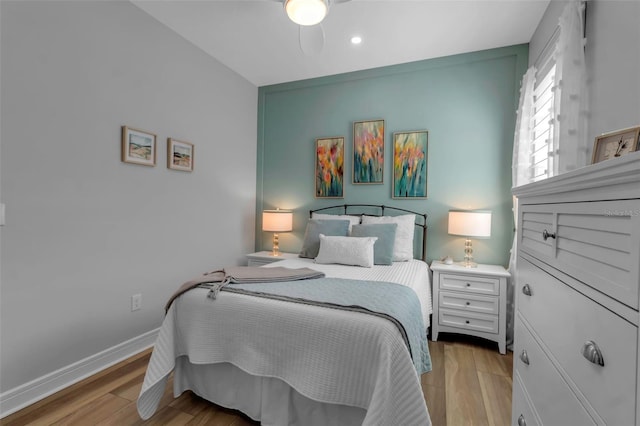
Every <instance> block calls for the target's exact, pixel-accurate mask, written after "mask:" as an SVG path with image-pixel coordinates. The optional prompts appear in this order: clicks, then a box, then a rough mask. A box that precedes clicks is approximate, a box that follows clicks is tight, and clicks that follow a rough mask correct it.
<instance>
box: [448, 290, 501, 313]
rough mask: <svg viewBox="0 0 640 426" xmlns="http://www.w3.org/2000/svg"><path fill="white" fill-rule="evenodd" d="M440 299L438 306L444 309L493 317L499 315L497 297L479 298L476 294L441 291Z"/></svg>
mask: <svg viewBox="0 0 640 426" xmlns="http://www.w3.org/2000/svg"><path fill="white" fill-rule="evenodd" d="M438 297H439V305H438V306H440V307H442V308H448V309H457V310H462V311H471V312H481V313H484V314H493V315H498V312H499V306H498V305H499V303H498V302H499V299H498V298H497V297H490V296H479V295H475V294H465V293H455V292H448V291H441V292H440V293H439V295H438Z"/></svg>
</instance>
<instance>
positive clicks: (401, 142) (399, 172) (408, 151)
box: [392, 130, 429, 198]
mask: <svg viewBox="0 0 640 426" xmlns="http://www.w3.org/2000/svg"><path fill="white" fill-rule="evenodd" d="M428 136H429V132H427V131H426V130H420V131H415V132H398V133H394V134H393V190H392V191H393V192H392V198H427V147H428Z"/></svg>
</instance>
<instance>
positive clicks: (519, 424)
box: [518, 414, 527, 426]
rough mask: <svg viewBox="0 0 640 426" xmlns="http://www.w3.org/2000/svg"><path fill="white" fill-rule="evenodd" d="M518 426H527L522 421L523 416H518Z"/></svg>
mask: <svg viewBox="0 0 640 426" xmlns="http://www.w3.org/2000/svg"><path fill="white" fill-rule="evenodd" d="M518 426H527V421H526V420H525V419H524V415H523V414H520V417H518Z"/></svg>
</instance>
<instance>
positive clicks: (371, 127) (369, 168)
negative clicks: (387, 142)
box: [353, 120, 384, 184]
mask: <svg viewBox="0 0 640 426" xmlns="http://www.w3.org/2000/svg"><path fill="white" fill-rule="evenodd" d="M383 172H384V120H370V121H356V122H355V123H353V183H354V184H360V183H383V180H384V179H383V177H384V176H383Z"/></svg>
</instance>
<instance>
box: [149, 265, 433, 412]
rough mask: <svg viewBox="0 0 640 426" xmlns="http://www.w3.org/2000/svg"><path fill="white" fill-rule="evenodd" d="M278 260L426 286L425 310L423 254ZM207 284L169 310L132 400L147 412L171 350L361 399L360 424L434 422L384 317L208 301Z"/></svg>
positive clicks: (235, 297)
mask: <svg viewBox="0 0 640 426" xmlns="http://www.w3.org/2000/svg"><path fill="white" fill-rule="evenodd" d="M311 262H312V261H311ZM272 265H274V264H272ZM278 265H280V266H287V267H298V266H297V265H300V266H312V267H313V268H315V269H318V270H322V271H323V272H325V274H327V275H328V276H339V277H344V278H361V279H370V280H378V281H391V282H399V283H401V284H405V285H410V286H411V287H412V288H414V289H417V292H418V291H419V292H420V293H424V294H420V293H419V296H420V301H421V303H423V302H424V303H423V311H424V312H425V313H427V315H425V319H426V320H428V318H429V317H428V312H430V307H431V303H430V292H429V283H428V268H427V267H426V264H424V263H423V262H419V261H414V262H402V263H395V264H394V265H395V266H393V267H374V268H371V269H368V268H356V267H343V266H338V265H316V264H315V263H312V264H311V265H310V264H309V261H306V260H302V259H300V260H287V261H283V262H278ZM394 269H396V271H395V272H394V271H393V270H394ZM410 271H412V272H410ZM363 273H364V275H368V276H363ZM416 273H417V276H416ZM356 275H357V276H356ZM410 277H413V278H410ZM416 281H420V283H416ZM207 292H208V290H206V289H198V288H197V289H194V290H192V291H189V292H187V293H185V294H183V295H182V296H181V297H179V298H178V299H177V300H176V301H175V302H174V303H173V305H172V306H171V308H170V309H169V312H168V313H167V316H166V318H165V320H164V322H163V324H162V327H161V329H160V334H159V336H158V340H157V342H156V345H155V347H154V351H153V354H152V357H151V361H150V363H149V367H148V369H147V373H146V376H145V379H144V383H143V386H142V390H141V392H140V397H139V399H138V412H139V414H140V416H141V417H142V418H143V419H147V418H149V417H150V416H151V415H153V413H154V412H155V410H156V408H157V405H158V403H159V400H160V398H161V396H162V394H163V392H164V387H165V385H166V381H167V378H168V376H169V374H170V372H171V371H172V370H173V368H174V366H175V359H176V358H177V357H179V356H182V355H186V356H188V358H189V361H190V362H191V363H193V364H216V363H225V362H228V363H231V364H233V365H235V366H237V367H239V368H240V369H242V370H244V371H245V372H247V373H249V374H252V375H254V376H262V377H276V378H279V379H281V380H283V381H284V382H286V383H288V384H289V385H290V386H292V387H293V388H295V389H296V390H297V391H298V392H299V393H301V394H302V395H304V396H306V397H307V398H310V399H313V400H316V401H320V402H325V403H330V404H343V405H348V406H353V407H360V408H363V409H365V410H367V414H366V416H365V419H364V424H366V425H396V424H397V425H429V424H430V423H431V422H430V419H429V414H428V411H427V407H426V404H425V402H424V397H423V395H422V390H421V386H420V379H419V377H418V375H417V373H416V370H415V368H414V365H413V363H412V361H411V358H410V356H409V352H408V351H407V347H406V345H405V343H404V341H403V339H402V337H401V335H400V333H399V332H398V330H397V328H396V327H395V325H393V324H392V323H391V322H390V321H387V320H385V319H382V318H378V317H375V316H371V315H366V314H362V313H356V312H348V311H341V310H335V309H327V308H323V307H317V306H308V305H303V304H295V303H288V302H283V301H278V300H271V299H263V298H256V297H252V296H246V295H240V294H233V293H229V292H222V293H221V294H220V295H218V298H217V299H216V300H211V299H208V298H207V297H206V296H207ZM425 296H426V297H425ZM214 306H215V308H214ZM425 324H427V323H425ZM176 396H177V395H176Z"/></svg>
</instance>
